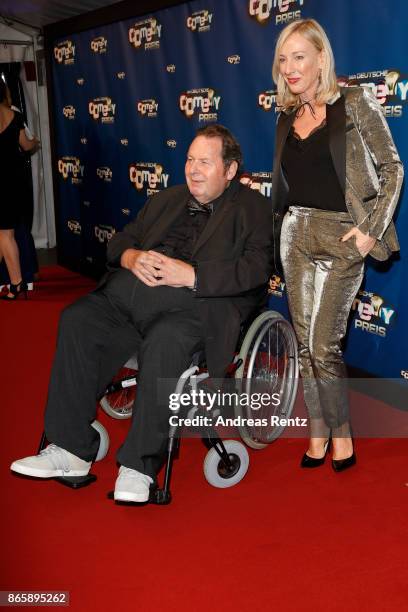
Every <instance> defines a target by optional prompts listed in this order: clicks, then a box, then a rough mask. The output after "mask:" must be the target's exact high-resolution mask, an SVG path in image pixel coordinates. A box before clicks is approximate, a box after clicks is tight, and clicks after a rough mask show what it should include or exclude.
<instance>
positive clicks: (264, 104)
mask: <svg viewBox="0 0 408 612" xmlns="http://www.w3.org/2000/svg"><path fill="white" fill-rule="evenodd" d="M277 93H278V92H277V90H276V89H268V90H267V91H262V92H261V93H260V94H258V105H259V106H260V107H261V108H262V109H263V110H264V111H266V112H269V111H270V110H272V108H273V107H275V113H277V112H278V109H277V107H276V96H277Z"/></svg>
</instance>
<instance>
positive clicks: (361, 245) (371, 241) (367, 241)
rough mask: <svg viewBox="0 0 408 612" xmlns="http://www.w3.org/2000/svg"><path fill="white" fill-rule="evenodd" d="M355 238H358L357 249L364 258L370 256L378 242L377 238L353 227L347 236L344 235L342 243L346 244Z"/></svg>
mask: <svg viewBox="0 0 408 612" xmlns="http://www.w3.org/2000/svg"><path fill="white" fill-rule="evenodd" d="M353 236H355V237H356V247H357V249H358V251H359V252H360V254H361V255H362V256H363V257H365V256H366V255H368V253H369V252H370V251H371V249H372V248H373V247H374V245H375V243H376V241H377V239H376V238H373V237H372V236H369V235H368V234H364V233H363V232H362V231H361V230H359V229H358V227H353V228H352V229H351V230H350V231H349V232H347V234H344V236H343V238H342V239H341V242H346V240H350V238H352V237H353Z"/></svg>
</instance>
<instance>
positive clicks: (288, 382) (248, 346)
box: [235, 310, 299, 449]
mask: <svg viewBox="0 0 408 612" xmlns="http://www.w3.org/2000/svg"><path fill="white" fill-rule="evenodd" d="M238 357H239V359H242V365H241V366H240V367H239V368H238V370H237V371H236V373H235V378H236V380H237V386H238V391H239V392H241V393H242V392H245V393H246V394H247V395H248V396H250V395H251V393H255V392H256V391H257V392H259V391H262V392H268V394H269V395H270V396H271V395H272V394H274V393H279V398H280V403H279V405H278V406H275V407H274V406H272V405H269V406H262V407H261V408H260V409H259V410H257V411H254V410H253V409H251V407H250V406H241V404H239V403H236V405H235V416H236V417H239V418H240V420H243V419H254V418H255V419H266V422H267V425H266V426H265V425H262V426H254V427H250V426H248V425H245V424H242V425H241V426H239V427H238V430H239V433H240V436H241V438H242V440H243V441H244V442H245V444H247V446H249V447H251V448H254V449H262V448H265V447H266V446H267V445H268V444H270V443H271V442H273V441H274V440H276V439H277V438H278V437H279V436H280V434H281V433H282V431H283V430H284V429H285V426H282V425H275V424H273V425H272V424H271V417H273V416H278V417H280V418H284V419H286V418H289V417H290V415H291V413H292V410H293V405H294V403H295V399H296V394H297V387H298V377H299V365H298V350H297V340H296V336H295V333H294V331H293V329H292V327H291V325H290V324H289V323H288V321H286V319H285V318H284V317H282V316H281V315H280V314H279V313H277V312H274V311H272V310H270V311H266V312H264V313H262V314H261V315H259V316H258V317H257V318H256V319H255V321H254V322H253V323H252V325H251V326H250V328H249V330H248V332H247V334H246V336H245V338H244V341H243V343H242V346H241V350H240V353H239V356H238Z"/></svg>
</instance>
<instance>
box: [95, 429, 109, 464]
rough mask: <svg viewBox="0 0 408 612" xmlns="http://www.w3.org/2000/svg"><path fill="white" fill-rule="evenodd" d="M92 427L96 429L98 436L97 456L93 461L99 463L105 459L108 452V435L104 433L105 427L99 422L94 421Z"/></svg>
mask: <svg viewBox="0 0 408 612" xmlns="http://www.w3.org/2000/svg"><path fill="white" fill-rule="evenodd" d="M91 425H92V427H93V428H94V429H96V431H97V432H98V434H99V440H100V441H99V449H98V454H97V455H96V457H95V461H101V460H102V459H105V457H106V455H107V454H108V450H109V434H108V432H107V431H106V429H105V427H104V426H103V425H102V423H100V422H99V421H94V422H93V423H91Z"/></svg>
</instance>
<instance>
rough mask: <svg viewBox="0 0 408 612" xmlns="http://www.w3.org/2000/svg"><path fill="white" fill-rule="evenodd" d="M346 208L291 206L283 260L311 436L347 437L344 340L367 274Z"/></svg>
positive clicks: (285, 226)
mask: <svg viewBox="0 0 408 612" xmlns="http://www.w3.org/2000/svg"><path fill="white" fill-rule="evenodd" d="M351 227H352V221H351V218H350V216H349V215H348V213H337V212H332V211H322V210H315V209H311V208H304V207H298V206H296V207H290V209H289V211H288V212H287V213H286V215H285V218H284V220H283V224H282V235H281V259H282V265H283V270H284V274H285V281H286V288H287V294H288V301H289V309H290V313H291V317H292V323H293V327H294V330H295V333H296V336H297V339H298V343H299V368H300V373H301V376H302V382H303V388H304V398H305V403H306V407H307V410H308V414H309V418H310V428H311V436H312V437H328V436H329V433H330V430H332V435H333V437H342V436H349V435H350V429H349V406H348V393H347V381H346V377H347V372H346V368H345V365H344V361H343V355H342V348H341V343H342V339H343V338H344V335H345V333H346V328H347V319H348V316H349V313H350V310H351V306H352V303H353V300H354V298H355V296H356V294H357V291H358V289H359V287H360V285H361V282H362V279H363V275H364V258H363V257H362V256H361V255H360V253H359V252H358V250H357V247H356V245H355V239H354V238H351V239H350V240H348V241H346V242H341V241H340V239H341V237H342V236H344V234H346V233H347V232H348V231H349V230H350V229H351Z"/></svg>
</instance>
